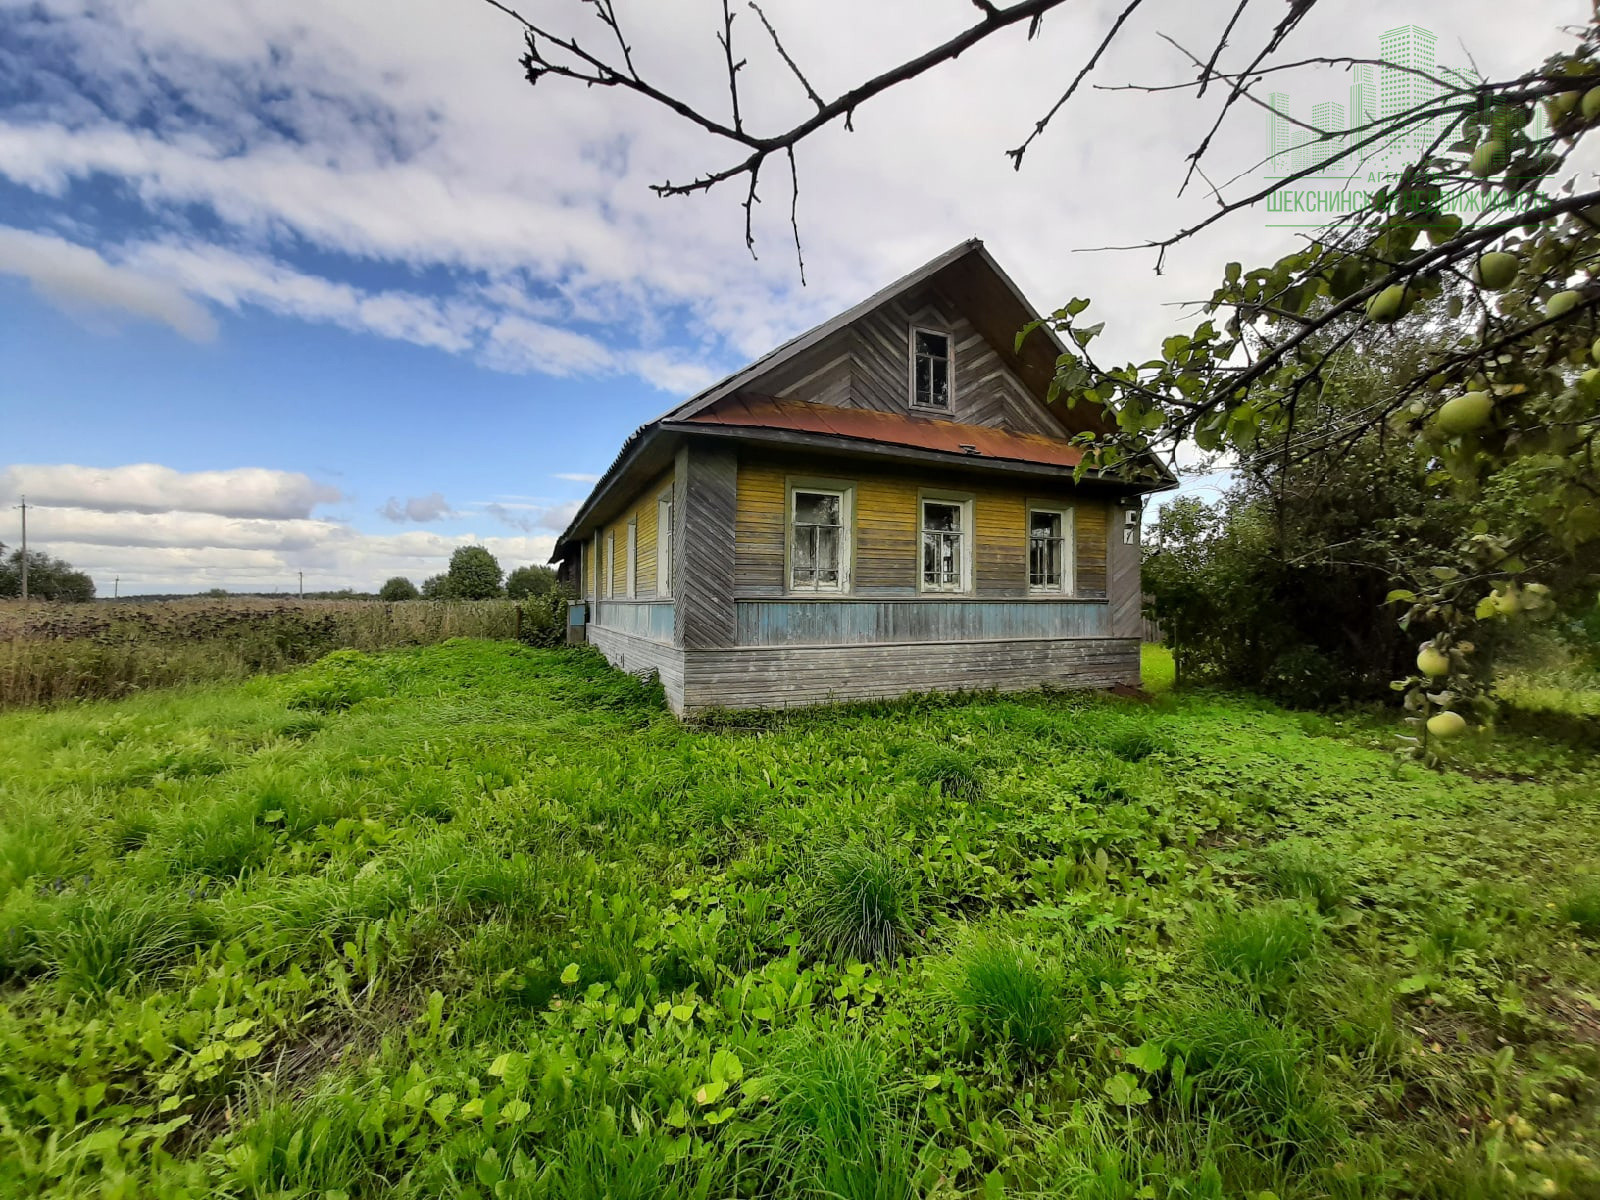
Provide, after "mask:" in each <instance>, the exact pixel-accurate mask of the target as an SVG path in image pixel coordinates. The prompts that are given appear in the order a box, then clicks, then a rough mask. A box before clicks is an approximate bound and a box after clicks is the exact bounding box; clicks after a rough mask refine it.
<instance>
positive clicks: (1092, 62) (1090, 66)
mask: <svg viewBox="0 0 1600 1200" xmlns="http://www.w3.org/2000/svg"><path fill="white" fill-rule="evenodd" d="M1143 3H1144V0H1129V4H1128V7H1126V8H1125V9H1123V10H1122V12H1121V13H1119V14H1118V15H1117V19H1116V20H1115V21H1113V22H1112V23H1111V29H1110V30H1109V31H1108V32H1107V33H1106V36H1105V37H1104V38H1102V39H1101V41H1100V44H1099V45H1098V46H1096V47H1095V51H1094V53H1093V54H1092V55H1090V56H1089V61H1088V62H1086V63H1084V64H1083V66H1082V67H1081V68H1079V70H1078V73H1077V74H1076V75H1075V76H1073V79H1072V82H1071V83H1070V84H1069V85H1068V86H1067V90H1066V91H1065V92H1063V93H1062V94H1061V99H1059V100H1057V101H1056V102H1055V103H1054V104H1052V105H1051V106H1050V111H1049V112H1047V113H1045V115H1044V116H1043V117H1041V118H1040V119H1039V120H1038V121H1037V122H1036V123H1035V124H1034V127H1033V132H1032V133H1030V134H1029V135H1028V136H1027V137H1026V138H1024V139H1023V142H1022V145H1020V146H1018V147H1017V148H1016V149H1015V150H1007V151H1006V157H1007V158H1009V159H1010V160H1011V168H1012V170H1014V171H1020V170H1022V156H1023V155H1024V154H1026V153H1027V152H1028V147H1029V146H1031V145H1032V144H1033V141H1034V139H1035V138H1037V137H1038V136H1039V135H1040V134H1042V133H1044V131H1045V126H1047V125H1049V124H1050V121H1051V119H1052V118H1054V116H1055V115H1056V113H1058V112H1060V111H1061V109H1062V107H1063V106H1064V105H1065V104H1066V102H1067V101H1068V100H1071V99H1072V96H1073V93H1075V92H1076V91H1077V90H1078V85H1079V84H1081V83H1082V82H1083V81H1084V79H1085V78H1086V77H1087V76H1088V75H1089V73H1090V72H1091V71H1093V70H1094V69H1095V66H1096V64H1098V63H1099V61H1100V56H1101V55H1102V54H1104V53H1105V52H1106V47H1107V46H1109V45H1111V43H1112V42H1113V41H1115V40H1116V37H1117V34H1118V33H1119V32H1121V30H1122V26H1123V24H1124V23H1125V22H1126V21H1127V19H1128V18H1129V17H1131V16H1133V14H1134V12H1135V11H1136V10H1137V9H1138V8H1139V6H1140V5H1141V4H1143Z"/></svg>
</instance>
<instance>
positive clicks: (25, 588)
mask: <svg viewBox="0 0 1600 1200" xmlns="http://www.w3.org/2000/svg"><path fill="white" fill-rule="evenodd" d="M18 507H19V508H21V509H22V602H23V603H24V604H26V603H27V602H28V498H27V497H26V496H24V497H22V503H21V504H20V505H19V506H18Z"/></svg>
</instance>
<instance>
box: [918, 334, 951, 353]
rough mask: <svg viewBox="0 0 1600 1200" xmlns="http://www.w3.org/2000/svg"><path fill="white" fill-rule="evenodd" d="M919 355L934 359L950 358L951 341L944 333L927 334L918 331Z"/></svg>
mask: <svg viewBox="0 0 1600 1200" xmlns="http://www.w3.org/2000/svg"><path fill="white" fill-rule="evenodd" d="M917 353H918V354H919V355H928V356H930V357H933V358H949V357H950V339H949V338H947V337H945V336H944V334H942V333H927V332H925V331H923V330H921V329H919V330H917Z"/></svg>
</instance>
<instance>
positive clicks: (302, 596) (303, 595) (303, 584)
mask: <svg viewBox="0 0 1600 1200" xmlns="http://www.w3.org/2000/svg"><path fill="white" fill-rule="evenodd" d="M299 575H300V599H302V600H304V599H305V598H306V573H305V572H304V571H301V572H299ZM24 578H26V576H24Z"/></svg>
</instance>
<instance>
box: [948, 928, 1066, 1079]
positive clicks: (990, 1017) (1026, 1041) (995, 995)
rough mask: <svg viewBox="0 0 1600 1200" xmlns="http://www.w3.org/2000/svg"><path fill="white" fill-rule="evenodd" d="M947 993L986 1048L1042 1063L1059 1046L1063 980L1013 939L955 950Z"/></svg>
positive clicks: (976, 940) (982, 939) (978, 940)
mask: <svg viewBox="0 0 1600 1200" xmlns="http://www.w3.org/2000/svg"><path fill="white" fill-rule="evenodd" d="M951 991H952V995H953V998H954V1000H955V1004H956V1009H957V1011H958V1012H959V1013H960V1014H961V1016H962V1017H963V1018H964V1019H965V1020H966V1021H967V1023H968V1024H969V1025H970V1026H971V1027H972V1029H973V1031H974V1032H975V1033H976V1034H977V1035H978V1036H979V1037H980V1038H981V1039H982V1040H984V1041H985V1042H987V1043H989V1044H990V1045H993V1046H997V1047H1000V1048H1002V1049H1005V1050H1009V1051H1012V1052H1015V1053H1017V1054H1019V1055H1021V1056H1022V1057H1024V1058H1027V1059H1032V1060H1041V1059H1046V1058H1049V1057H1050V1056H1051V1055H1053V1054H1054V1053H1055V1052H1056V1050H1057V1049H1058V1048H1059V1047H1060V1046H1061V1044H1062V1040H1063V1038H1064V1037H1065V1034H1066V1018H1067V1009H1066V1004H1065V999H1064V995H1063V989H1062V981H1061V979H1060V977H1059V975H1058V974H1057V973H1056V972H1054V971H1050V970H1047V969H1046V968H1045V967H1044V966H1042V965H1041V964H1040V962H1039V960H1038V957H1037V956H1036V955H1035V954H1033V952H1032V951H1030V950H1028V949H1027V948H1026V947H1024V946H1022V945H1020V944H1018V943H1016V942H1014V941H1011V940H1009V939H1005V938H998V937H986V936H978V937H973V938H971V939H970V940H968V942H967V943H966V944H965V945H964V946H962V947H961V948H960V949H959V950H958V951H957V952H956V959H955V970H954V978H953V979H952V981H951Z"/></svg>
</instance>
